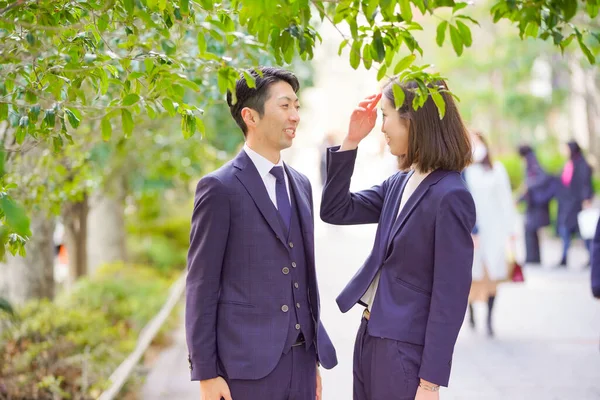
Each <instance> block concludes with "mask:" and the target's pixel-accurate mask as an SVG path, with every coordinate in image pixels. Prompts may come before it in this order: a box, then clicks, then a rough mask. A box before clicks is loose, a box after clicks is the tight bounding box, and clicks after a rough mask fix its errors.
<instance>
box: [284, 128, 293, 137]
mask: <svg viewBox="0 0 600 400" xmlns="http://www.w3.org/2000/svg"><path fill="white" fill-rule="evenodd" d="M284 132H285V133H286V134H287V135H288V136H291V137H294V136H296V130H295V129H293V128H288V129H284Z"/></svg>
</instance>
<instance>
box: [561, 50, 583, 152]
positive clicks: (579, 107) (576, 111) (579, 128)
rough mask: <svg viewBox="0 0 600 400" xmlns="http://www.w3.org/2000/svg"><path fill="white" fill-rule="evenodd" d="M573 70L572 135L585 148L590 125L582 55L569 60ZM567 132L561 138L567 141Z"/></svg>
mask: <svg viewBox="0 0 600 400" xmlns="http://www.w3.org/2000/svg"><path fill="white" fill-rule="evenodd" d="M569 69H570V71H571V98H570V123H571V132H570V133H571V134H572V137H573V138H574V139H575V140H576V141H577V142H578V143H579V145H580V146H581V147H583V148H585V149H587V148H588V147H589V135H588V132H589V126H588V118H587V104H586V103H587V102H586V97H587V96H586V95H587V93H586V74H585V71H584V70H583V68H582V67H581V60H580V57H575V56H573V57H571V60H570V62H569ZM569 136H570V135H569V132H566V135H564V136H563V137H562V138H561V139H562V141H563V142H566V141H567V140H568V139H571V137H569Z"/></svg>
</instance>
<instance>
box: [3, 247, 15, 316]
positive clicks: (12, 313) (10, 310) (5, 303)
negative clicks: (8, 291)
mask: <svg viewBox="0 0 600 400" xmlns="http://www.w3.org/2000/svg"><path fill="white" fill-rule="evenodd" d="M2 247H4V246H2ZM0 311H2V312H4V313H6V314H8V315H10V316H13V317H14V316H15V310H14V309H13V307H12V305H11V304H10V303H9V302H8V300H6V299H5V298H2V297H0Z"/></svg>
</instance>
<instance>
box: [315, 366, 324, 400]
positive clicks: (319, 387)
mask: <svg viewBox="0 0 600 400" xmlns="http://www.w3.org/2000/svg"><path fill="white" fill-rule="evenodd" d="M322 398H323V384H322V382H321V372H320V371H319V367H318V366H317V398H316V400H321V399H322Z"/></svg>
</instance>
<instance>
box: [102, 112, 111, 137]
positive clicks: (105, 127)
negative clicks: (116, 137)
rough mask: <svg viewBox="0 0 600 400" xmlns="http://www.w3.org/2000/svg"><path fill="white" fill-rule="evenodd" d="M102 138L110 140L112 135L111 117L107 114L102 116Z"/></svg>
mask: <svg viewBox="0 0 600 400" xmlns="http://www.w3.org/2000/svg"><path fill="white" fill-rule="evenodd" d="M101 125H102V140H104V141H108V140H110V137H111V136H112V125H111V124H110V117H109V116H108V115H107V116H105V117H104V118H102V122H101Z"/></svg>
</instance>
